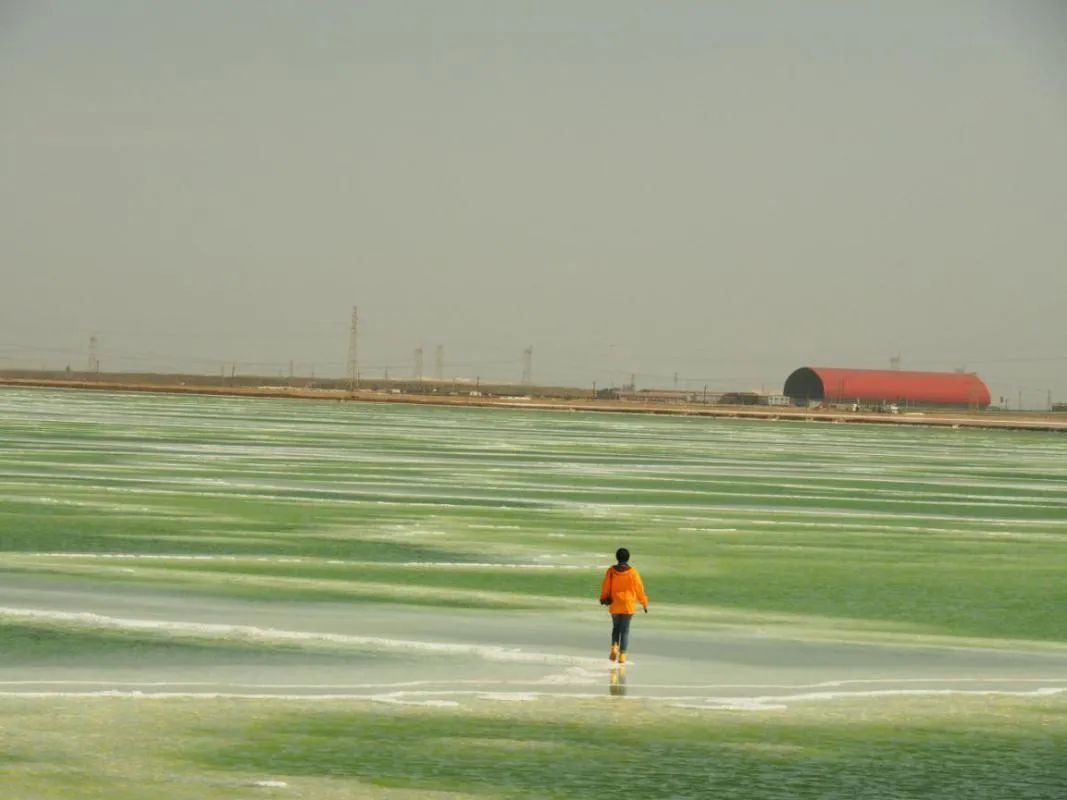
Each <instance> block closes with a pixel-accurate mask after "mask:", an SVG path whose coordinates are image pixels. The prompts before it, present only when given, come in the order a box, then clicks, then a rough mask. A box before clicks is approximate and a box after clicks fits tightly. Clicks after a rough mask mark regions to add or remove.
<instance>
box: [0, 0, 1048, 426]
mask: <svg viewBox="0 0 1067 800" xmlns="http://www.w3.org/2000/svg"><path fill="white" fill-rule="evenodd" d="M0 277H2V283H0V367H4V366H41V365H47V366H49V367H63V366H65V365H66V364H71V365H72V366H73V367H74V368H75V369H79V368H83V367H84V365H85V363H86V358H87V350H88V340H89V336H90V335H91V334H93V333H95V334H97V336H98V337H99V354H100V360H101V364H102V368H103V369H104V370H117V369H134V368H138V369H157V370H182V371H199V372H217V371H219V370H220V369H221V368H223V367H224V366H225V368H226V369H227V371H228V370H229V365H230V364H231V363H232V362H237V363H238V369H239V370H242V371H246V372H247V371H253V370H255V371H258V372H266V373H268V374H278V373H279V372H281V371H287V369H288V364H289V361H290V360H294V361H295V362H296V369H297V371H298V372H303V373H306V372H307V371H308V370H310V369H312V368H314V369H315V371H316V374H319V375H323V374H333V375H341V374H344V371H345V363H344V362H345V359H346V355H347V347H348V323H349V317H350V314H351V308H352V306H353V305H358V306H359V310H360V317H361V321H362V328H361V335H360V349H361V355H360V361H361V370H362V371H363V372H364V373H366V374H370V375H380V374H381V373H382V370H383V369H385V368H386V367H388V368H389V370H390V374H391V375H395V376H403V375H410V374H411V371H412V364H413V350H414V348H416V347H418V346H420V345H421V346H422V347H423V348H424V349H425V363H426V373H427V374H431V373H432V371H433V353H434V348H435V347H436V346H437V345H438V344H443V345H444V347H445V362H446V365H445V372H446V373H447V374H448V375H449V376H453V375H458V376H466V377H471V378H474V377H476V376H480V377H481V378H482V379H483V380H490V379H518V378H519V376H520V373H521V369H522V366H521V355H522V350H523V349H524V348H525V347H527V346H531V345H532V346H533V348H534V355H533V375H534V379H535V380H536V381H538V382H557V383H569V384H575V385H589V384H590V383H591V382H592V381H596V382H597V383H598V385H600V386H606V385H610V384H618V383H620V382H622V381H624V380H628V378H629V374H630V373H631V372H635V373H637V382H638V385H639V386H671V385H673V381H674V373H675V372H677V373H678V375H679V385H683V386H684V385H690V386H703V385H704V384H705V383H706V384H709V385H710V386H711V387H713V388H718V389H751V388H756V389H759V388H765V389H767V390H777V389H780V388H781V385H782V383H783V382H784V380H785V378H786V376H787V375H788V373H789V372H790V371H791V370H792V369H793V368H795V367H798V366H802V365H832V366H853V367H874V368H883V367H887V366H888V365H889V358H890V356H893V355H897V354H899V355H900V356H901V357H902V362H903V366H904V367H905V368H912V369H952V368H956V367H961V366H966V367H967V368H968V369H970V370H974V371H976V372H978V373H979V375H980V376H982V377H983V378H984V379H985V380H986V381H987V383H989V385H990V388H991V389H992V391H993V394H994V398H995V399H996V398H999V396H1001V395H1004V396H1008V397H1009V398H1010V399H1011V400H1012V404H1013V405H1014V403H1015V402H1016V400H1017V393H1018V392H1019V391H1020V390H1021V391H1023V393H1024V403H1025V404H1026V405H1028V406H1033V407H1037V406H1043V405H1044V404H1045V402H1046V400H1047V392H1048V391H1049V390H1051V391H1052V392H1053V398H1054V399H1060V400H1065V401H1067V323H1065V312H1064V308H1065V299H1067V3H1064V2H1060V1H1059V0H1041V1H1039V2H1026V1H1025V0H1022V1H1018V0H1017V1H1015V2H985V1H984V0H963V1H961V2H930V0H921V1H919V2H901V1H900V0H886V2H847V3H843V2H838V1H837V0H834V1H832V2H804V3H792V2H752V0H746V2H697V1H696V0H693V1H692V2H681V1H677V2H669V1H668V2H652V1H651V0H648V1H646V2H640V3H638V2H624V1H623V0H602V1H600V0H598V1H596V2H592V1H591V2H579V1H578V0H567V1H566V2H544V1H541V2H533V1H530V2H503V1H502V0H482V1H478V2H475V1H474V0H454V1H452V2H442V1H441V0H426V2H406V1H404V0H385V1H383V2H355V1H354V0H335V1H334V0H319V2H306V0H293V1H292V2H281V1H280V0H246V1H245V2H233V1H230V2H220V1H219V0H181V2H170V3H146V2H143V1H142V0H93V2H77V3H76V2H47V1H46V0H32V1H31V0H24V1H21V0H0ZM312 365H314V366H313V367H312Z"/></svg>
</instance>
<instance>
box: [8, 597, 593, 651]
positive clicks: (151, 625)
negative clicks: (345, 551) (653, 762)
mask: <svg viewBox="0 0 1067 800" xmlns="http://www.w3.org/2000/svg"><path fill="white" fill-rule="evenodd" d="M3 617H7V618H9V619H29V620H40V621H45V622H53V623H69V624H74V625H80V626H83V627H88V628H96V629H103V630H123V631H148V632H152V633H160V632H162V633H171V634H177V635H184V636H193V637H207V638H215V639H223V640H225V639H231V640H236V641H257V642H263V643H264V644H278V643H293V642H297V643H301V644H310V645H316V644H317V645H342V646H349V647H357V648H369V649H372V650H385V651H400V652H425V653H438V654H445V655H450V656H474V657H476V658H481V659H484V660H486V661H495V662H511V663H525V664H554V665H575V664H597V663H600V660H599V659H594V658H587V657H581V656H565V655H559V654H554V653H532V652H525V651H523V650H519V649H517V648H506V647H498V646H491V645H476V644H460V643H445V642H426V641H418V640H407V639H386V638H383V637H378V636H355V635H352V634H344V633H314V632H310V631H286V630H279V629H277V628H260V627H257V626H253V625H226V624H218V623H205V622H176V621H164V620H144V619H126V618H120V617H106V616H103V615H101V614H93V613H91V612H72V611H45V610H39V609H23V608H5V607H0V618H3Z"/></svg>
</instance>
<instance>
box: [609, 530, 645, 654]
mask: <svg viewBox="0 0 1067 800" xmlns="http://www.w3.org/2000/svg"><path fill="white" fill-rule="evenodd" d="M615 560H616V561H617V562H618V563H616V564H615V565H613V566H611V567H608V571H607V573H605V575H604V583H603V584H602V585H601V586H600V604H601V605H604V606H607V607H608V611H610V612H611V652H610V653H609V654H608V658H609V659H611V660H612V661H618V662H619V663H620V664H625V663H626V651H627V649H629V645H630V621H631V620H632V619H633V618H634V613H635V612H636V611H637V604H638V603H640V604H641V607H642V608H643V609H644V610H645V613H646V614H647V613H648V597H646V596H645V585H644V583H643V582H642V581H641V575H640V573H638V571H637V570H636V569H634V568H633V567H631V566H630V551H629V550H627V549H626V548H625V547H620V548H619V549H618V550H616V551H615Z"/></svg>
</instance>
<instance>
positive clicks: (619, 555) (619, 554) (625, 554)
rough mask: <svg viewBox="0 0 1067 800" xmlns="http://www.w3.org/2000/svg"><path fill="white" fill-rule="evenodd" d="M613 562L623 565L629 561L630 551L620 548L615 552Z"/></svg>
mask: <svg viewBox="0 0 1067 800" xmlns="http://www.w3.org/2000/svg"><path fill="white" fill-rule="evenodd" d="M615 560H616V561H618V562H619V563H620V564H625V563H626V562H627V561H629V560H630V551H629V550H627V549H626V548H625V547H620V548H619V549H618V550H616V551H615Z"/></svg>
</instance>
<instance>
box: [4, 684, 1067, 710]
mask: <svg viewBox="0 0 1067 800" xmlns="http://www.w3.org/2000/svg"><path fill="white" fill-rule="evenodd" d="M1064 692H1067V687H1058V688H1054V687H1042V688H1039V689H1033V690H1030V691H1009V690H987V691H973V690H965V689H959V690H954V689H895V690H884V691H870V692H807V693H803V694H793V695H781V696H778V695H762V696H758V697H701V696H694V695H680V696H642V697H640V699H641V700H644V701H647V702H655V703H669V704H670V705H671V706H672V707H674V708H689V709H697V710H700V711H772V710H775V711H780V710H787V709H788V707H789V706H788V704H789V703H797V702H812V701H824V702H826V701H834V700H844V699H872V698H883V697H947V696H965V697H988V696H993V695H996V696H1004V697H1051V696H1055V695H1058V694H1062V693H1064ZM0 697H10V698H35V699H55V698H131V699H140V700H173V699H183V700H184V699H212V700H214V699H238V700H274V701H316V702H323V701H338V700H360V701H370V702H377V703H388V704H393V705H411V706H428V707H441V708H444V707H457V706H458V705H459V701H457V700H445V699H441V698H446V697H459V698H461V699H463V698H466V699H470V698H477V699H483V700H496V701H500V700H515V701H520V700H521V701H533V700H539V699H543V698H547V699H559V698H569V699H590V698H601V697H603V693H602V692H599V691H598V692H595V693H593V692H530V691H524V692H512V693H509V692H499V691H412V692H405V691H396V692H386V693H380V694H356V693H350V692H349V693H339V692H331V693H328V694H275V693H267V692H227V691H214V692H142V691H139V690H136V689H132V690H130V689H106V690H97V691H81V692H78V691H68V692H63V691H36V692H11V691H8V692H0ZM634 699H637V698H634Z"/></svg>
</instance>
